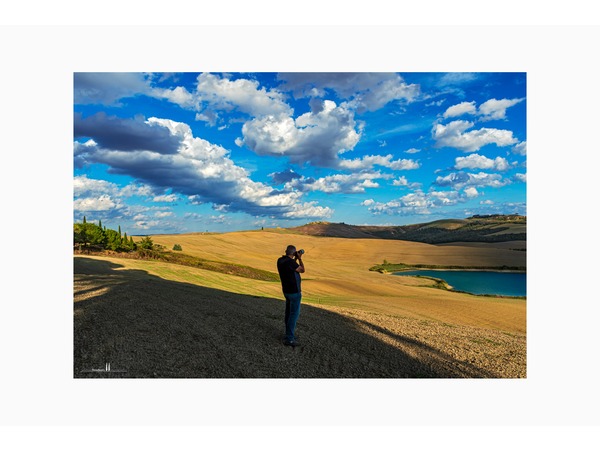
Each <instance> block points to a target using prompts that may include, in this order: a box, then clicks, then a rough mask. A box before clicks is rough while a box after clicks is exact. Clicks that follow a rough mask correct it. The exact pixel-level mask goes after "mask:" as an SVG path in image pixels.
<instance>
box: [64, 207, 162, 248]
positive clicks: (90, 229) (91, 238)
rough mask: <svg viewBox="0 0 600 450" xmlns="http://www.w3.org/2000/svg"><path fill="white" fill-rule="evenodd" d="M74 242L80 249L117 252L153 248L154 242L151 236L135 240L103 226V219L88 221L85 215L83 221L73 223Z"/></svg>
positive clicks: (119, 230) (119, 231)
mask: <svg viewBox="0 0 600 450" xmlns="http://www.w3.org/2000/svg"><path fill="white" fill-rule="evenodd" d="M73 244H74V245H75V246H77V247H78V248H79V250H81V251H83V250H113V251H116V252H133V251H136V250H140V249H143V250H152V249H153V247H154V244H153V242H152V239H151V238H150V236H146V237H144V238H142V240H141V241H140V242H137V243H136V242H134V241H133V237H131V236H129V237H127V233H125V234H122V233H121V226H120V225H119V229H118V230H112V229H110V228H106V226H104V227H103V226H102V221H101V220H99V221H98V225H96V224H95V223H91V222H87V220H86V217H85V216H83V222H81V223H75V224H73Z"/></svg>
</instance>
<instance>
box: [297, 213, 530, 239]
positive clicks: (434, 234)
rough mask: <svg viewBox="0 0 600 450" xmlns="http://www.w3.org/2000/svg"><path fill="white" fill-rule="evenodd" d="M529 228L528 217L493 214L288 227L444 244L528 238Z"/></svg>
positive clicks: (318, 233)
mask: <svg viewBox="0 0 600 450" xmlns="http://www.w3.org/2000/svg"><path fill="white" fill-rule="evenodd" d="M526 228H527V217H526V216H521V215H515V214H513V215H501V214H494V215H485V216H484V215H475V216H471V217H468V218H466V219H444V220H436V221H433V222H427V223H420V224H413V225H398V226H372V225H348V224H345V223H331V222H311V223H308V224H306V225H302V226H299V227H294V228H289V230H290V231H293V232H295V233H300V234H306V235H309V236H324V237H339V238H362V239H399V240H404V241H413V242H423V243H427V244H443V243H449V242H508V241H525V240H526V238H527V234H526Z"/></svg>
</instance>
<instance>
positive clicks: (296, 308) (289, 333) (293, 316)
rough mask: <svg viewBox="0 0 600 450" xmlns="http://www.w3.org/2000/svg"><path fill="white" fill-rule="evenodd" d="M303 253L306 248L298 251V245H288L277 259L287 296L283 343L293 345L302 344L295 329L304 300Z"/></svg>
mask: <svg viewBox="0 0 600 450" xmlns="http://www.w3.org/2000/svg"><path fill="white" fill-rule="evenodd" d="M303 253H304V250H300V251H296V247H294V246H293V245H288V246H287V248H286V249H285V255H283V256H282V257H281V258H279V259H278V260H277V270H278V271H279V278H280V279H281V288H282V290H283V296H284V297H285V340H284V342H283V343H284V344H285V345H290V346H292V347H297V346H299V345H300V344H299V343H298V341H296V337H295V336H294V331H295V330H296V322H297V321H298V316H299V315H300V301H301V300H302V289H301V287H300V283H301V279H300V274H301V273H304V263H303V262H302V254H303Z"/></svg>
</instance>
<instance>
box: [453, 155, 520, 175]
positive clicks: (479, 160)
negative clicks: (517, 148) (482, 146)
mask: <svg viewBox="0 0 600 450" xmlns="http://www.w3.org/2000/svg"><path fill="white" fill-rule="evenodd" d="M454 161H455V162H454V168H455V169H458V170H461V169H484V170H500V171H504V170H508V169H509V168H510V165H509V163H508V161H507V160H506V159H505V158H501V157H500V156H498V157H496V158H495V159H490V158H487V157H485V156H483V155H478V154H472V155H469V156H464V157H458V158H456V159H455V160H454Z"/></svg>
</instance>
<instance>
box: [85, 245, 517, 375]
mask: <svg viewBox="0 0 600 450" xmlns="http://www.w3.org/2000/svg"><path fill="white" fill-rule="evenodd" d="M74 269H75V270H74V377H75V378H86V377H95V378H524V377H526V337H525V335H524V334H515V333H508V332H503V331H498V330H491V329H485V328H477V327H469V326H459V325H448V324H444V323H442V322H438V321H425V320H419V319H415V318H409V317H401V316H397V315H388V314H381V313H373V312H367V311H362V310H358V309H351V308H341V307H334V306H314V305H308V304H303V305H302V309H301V313H300V319H299V322H298V328H297V335H298V339H299V341H300V342H301V343H302V346H301V347H297V348H291V347H286V346H284V345H283V331H284V324H283V314H284V305H285V303H284V301H283V300H282V299H278V298H266V297H258V296H257V297H253V296H248V295H240V294H234V293H230V292H227V291H222V290H217V289H211V288H207V287H202V286H197V285H193V284H189V283H182V282H175V281H169V280H165V279H162V278H159V277H157V276H154V275H151V274H149V273H148V272H146V271H143V270H132V269H124V268H123V267H122V266H119V265H118V264H115V263H113V262H110V261H105V260H101V259H92V258H86V257H76V258H74Z"/></svg>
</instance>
